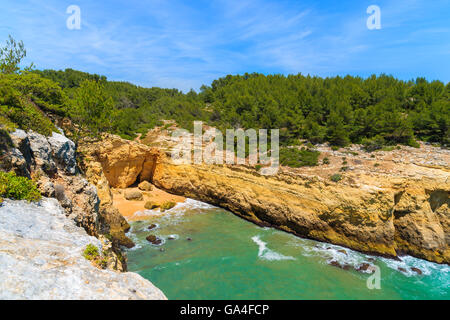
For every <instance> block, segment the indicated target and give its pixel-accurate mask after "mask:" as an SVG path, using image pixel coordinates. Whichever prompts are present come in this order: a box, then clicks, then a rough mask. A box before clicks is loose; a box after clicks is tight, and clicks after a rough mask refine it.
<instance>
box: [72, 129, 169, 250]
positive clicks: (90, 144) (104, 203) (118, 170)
mask: <svg viewBox="0 0 450 320" xmlns="http://www.w3.org/2000/svg"><path fill="white" fill-rule="evenodd" d="M79 151H80V153H81V154H83V161H82V167H83V170H84V172H85V175H86V178H87V179H88V180H89V182H90V183H92V184H94V185H95V186H96V187H97V191H98V196H99V198H100V208H101V211H102V212H103V215H102V216H103V217H104V218H105V219H106V221H107V223H108V225H109V226H110V234H111V235H112V236H113V237H114V238H116V239H117V240H118V241H119V243H120V244H121V245H123V246H126V247H129V248H130V247H133V246H134V243H133V241H132V240H131V239H129V238H128V237H127V236H126V235H125V233H126V232H127V231H128V230H129V228H130V226H129V224H128V223H127V221H126V220H125V218H123V216H122V215H121V214H120V213H119V211H118V210H117V209H116V208H115V207H113V205H112V204H113V199H112V193H111V187H113V188H126V187H128V186H130V185H132V184H134V183H136V182H143V181H147V180H150V179H151V177H152V175H153V171H154V169H155V164H156V161H155V160H156V159H157V158H158V157H159V156H160V154H161V153H160V151H159V150H157V149H151V148H148V147H146V146H144V145H142V144H139V143H136V142H132V141H127V140H124V139H121V138H120V137H117V136H114V135H109V134H104V135H103V137H102V139H101V140H100V141H91V140H84V141H81V143H80V146H79Z"/></svg>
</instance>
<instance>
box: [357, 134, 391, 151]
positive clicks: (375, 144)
mask: <svg viewBox="0 0 450 320" xmlns="http://www.w3.org/2000/svg"><path fill="white" fill-rule="evenodd" d="M362 144H363V146H364V149H365V150H366V151H368V152H372V151H375V150H380V149H381V148H383V146H384V145H385V144H386V141H385V140H384V138H383V137H381V136H375V137H373V138H365V139H363V140H362Z"/></svg>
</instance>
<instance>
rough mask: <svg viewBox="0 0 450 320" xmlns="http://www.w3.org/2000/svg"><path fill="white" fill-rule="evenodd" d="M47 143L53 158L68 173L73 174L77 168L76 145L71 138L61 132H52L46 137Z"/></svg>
mask: <svg viewBox="0 0 450 320" xmlns="http://www.w3.org/2000/svg"><path fill="white" fill-rule="evenodd" d="M48 143H49V144H50V146H51V147H52V150H53V154H54V158H55V159H56V160H57V161H58V163H60V164H61V165H62V166H63V167H64V169H65V171H66V172H67V173H69V174H72V175H73V174H75V173H76V168H77V161H76V147H75V143H74V142H73V141H72V140H69V139H68V138H66V137H65V136H63V135H62V134H59V133H56V132H53V133H52V136H51V137H49V138H48Z"/></svg>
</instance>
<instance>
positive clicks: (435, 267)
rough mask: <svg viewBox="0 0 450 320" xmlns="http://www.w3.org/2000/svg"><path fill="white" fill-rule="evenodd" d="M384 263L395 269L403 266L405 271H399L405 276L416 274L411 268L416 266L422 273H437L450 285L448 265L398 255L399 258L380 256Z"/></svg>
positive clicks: (449, 268)
mask: <svg viewBox="0 0 450 320" xmlns="http://www.w3.org/2000/svg"><path fill="white" fill-rule="evenodd" d="M380 259H381V260H382V261H383V262H384V264H385V265H386V266H387V267H389V268H391V269H393V270H396V271H399V270H398V269H399V268H403V269H405V270H406V271H400V272H402V273H403V274H404V275H405V276H407V277H412V276H417V273H416V272H415V271H413V270H411V268H417V269H419V270H420V271H421V272H422V275H426V276H428V275H431V274H433V273H438V274H440V275H441V276H442V278H443V279H446V282H447V284H448V286H450V267H449V266H448V265H442V264H438V263H433V262H430V261H426V260H422V259H418V258H414V257H411V256H403V257H400V261H399V260H393V259H387V258H380Z"/></svg>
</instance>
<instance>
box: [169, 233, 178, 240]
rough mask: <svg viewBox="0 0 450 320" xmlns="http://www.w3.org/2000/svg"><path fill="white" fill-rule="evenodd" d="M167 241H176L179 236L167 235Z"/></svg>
mask: <svg viewBox="0 0 450 320" xmlns="http://www.w3.org/2000/svg"><path fill="white" fill-rule="evenodd" d="M166 239H167V240H178V239H180V236H179V235H177V234H169V235H168V236H166Z"/></svg>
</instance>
